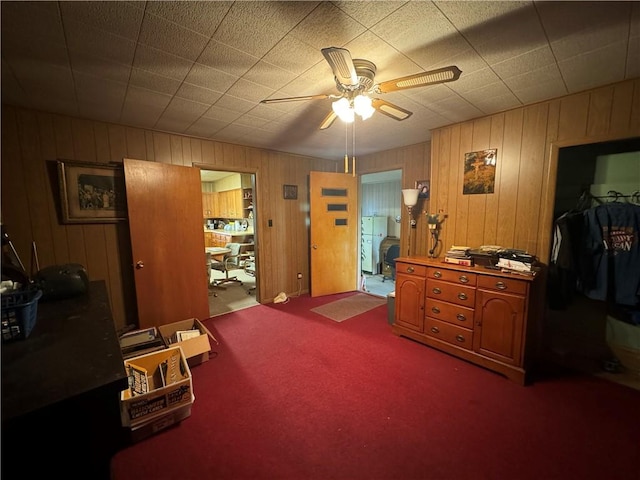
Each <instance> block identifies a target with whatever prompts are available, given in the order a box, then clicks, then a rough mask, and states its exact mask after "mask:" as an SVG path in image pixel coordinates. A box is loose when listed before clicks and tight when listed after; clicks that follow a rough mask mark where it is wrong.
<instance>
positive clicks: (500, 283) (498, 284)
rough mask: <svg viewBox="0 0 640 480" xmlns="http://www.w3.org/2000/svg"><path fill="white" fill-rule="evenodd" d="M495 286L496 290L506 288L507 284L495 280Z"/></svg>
mask: <svg viewBox="0 0 640 480" xmlns="http://www.w3.org/2000/svg"><path fill="white" fill-rule="evenodd" d="M496 288H497V289H498V290H506V289H507V285H506V284H505V283H504V282H496Z"/></svg>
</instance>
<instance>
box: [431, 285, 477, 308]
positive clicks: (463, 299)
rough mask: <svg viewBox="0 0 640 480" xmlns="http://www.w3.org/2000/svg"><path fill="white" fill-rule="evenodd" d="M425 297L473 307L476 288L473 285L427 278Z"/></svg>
mask: <svg viewBox="0 0 640 480" xmlns="http://www.w3.org/2000/svg"><path fill="white" fill-rule="evenodd" d="M427 297H428V298H435V299H438V300H443V301H445V302H451V303H455V304H457V305H462V306H463V307H469V308H473V306H474V305H475V301H476V289H475V287H466V286H464V285H459V284H454V283H447V282H441V281H440V280H431V279H429V280H427Z"/></svg>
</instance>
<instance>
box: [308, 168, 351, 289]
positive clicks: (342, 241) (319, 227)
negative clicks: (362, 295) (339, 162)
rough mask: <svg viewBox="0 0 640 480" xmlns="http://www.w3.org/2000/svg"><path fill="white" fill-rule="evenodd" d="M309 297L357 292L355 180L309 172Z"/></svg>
mask: <svg viewBox="0 0 640 480" xmlns="http://www.w3.org/2000/svg"><path fill="white" fill-rule="evenodd" d="M309 177H310V181H309V187H310V189H309V191H310V217H311V251H310V257H311V274H310V277H311V296H312V297H318V296H322V295H331V294H334V293H342V292H350V291H352V290H357V289H358V257H359V254H360V253H359V250H358V231H359V225H358V179H357V177H354V176H353V175H351V174H345V173H328V172H311V173H310V176H309Z"/></svg>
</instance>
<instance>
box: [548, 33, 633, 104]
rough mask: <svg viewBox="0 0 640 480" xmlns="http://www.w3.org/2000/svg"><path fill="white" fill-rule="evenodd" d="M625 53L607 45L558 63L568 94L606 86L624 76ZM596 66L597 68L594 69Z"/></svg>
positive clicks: (614, 46)
mask: <svg viewBox="0 0 640 480" xmlns="http://www.w3.org/2000/svg"><path fill="white" fill-rule="evenodd" d="M625 62H626V52H623V51H621V50H620V49H619V48H616V45H615V44H614V45H608V46H606V47H604V48H601V49H600V50H596V51H591V52H588V53H585V54H582V55H577V56H575V57H571V58H568V59H566V60H563V61H561V62H558V66H559V67H560V72H561V74H562V77H563V78H564V80H565V82H566V84H567V87H568V89H569V92H570V93H574V92H579V91H580V90H585V89H588V88H594V87H596V86H598V85H608V84H610V83H613V82H614V81H615V80H616V79H618V78H621V77H623V76H624V68H625ZM594 65H598V66H599V67H598V68H594V67H593V66H594Z"/></svg>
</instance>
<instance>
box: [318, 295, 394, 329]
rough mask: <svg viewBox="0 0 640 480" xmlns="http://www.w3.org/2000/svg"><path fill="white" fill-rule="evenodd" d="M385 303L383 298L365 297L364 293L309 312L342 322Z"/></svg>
mask: <svg viewBox="0 0 640 480" xmlns="http://www.w3.org/2000/svg"><path fill="white" fill-rule="evenodd" d="M385 303H386V300H385V299H384V298H380V297H375V296H373V295H367V294H366V293H357V294H356V295H352V296H350V297H346V298H341V299H340V300H336V301H335V302H330V303H327V304H325V305H321V306H319V307H316V308H312V309H311V311H312V312H315V313H319V314H320V315H322V316H324V317H327V318H330V319H331V320H334V321H336V322H342V321H344V320H346V319H348V318H351V317H355V316H356V315H360V314H361V313H364V312H368V311H369V310H371V309H373V308H376V307H379V306H380V305H384V304H385Z"/></svg>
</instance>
